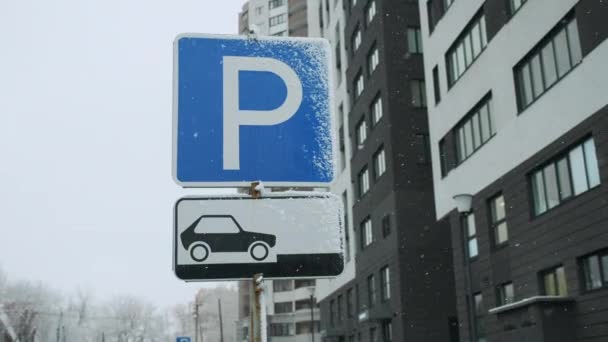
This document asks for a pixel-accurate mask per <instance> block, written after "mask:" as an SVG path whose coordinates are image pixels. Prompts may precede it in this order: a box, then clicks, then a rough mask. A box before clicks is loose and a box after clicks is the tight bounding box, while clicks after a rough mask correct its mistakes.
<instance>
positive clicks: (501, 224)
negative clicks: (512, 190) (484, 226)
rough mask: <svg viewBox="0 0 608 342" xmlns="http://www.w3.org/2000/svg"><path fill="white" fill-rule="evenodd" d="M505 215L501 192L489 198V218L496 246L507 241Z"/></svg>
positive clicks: (503, 199) (507, 233)
mask: <svg viewBox="0 0 608 342" xmlns="http://www.w3.org/2000/svg"><path fill="white" fill-rule="evenodd" d="M505 217H506V214H505V198H504V196H503V195H502V194H501V195H498V196H496V197H494V198H492V199H491V200H490V220H491V224H492V232H493V234H494V244H495V245H496V246H499V245H502V244H505V243H507V241H509V231H508V229H507V221H506V219H505Z"/></svg>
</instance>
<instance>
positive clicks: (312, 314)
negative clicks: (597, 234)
mask: <svg viewBox="0 0 608 342" xmlns="http://www.w3.org/2000/svg"><path fill="white" fill-rule="evenodd" d="M314 299H315V297H314V293H313V292H311V293H310V336H311V339H312V342H315V312H314V311H313V302H314Z"/></svg>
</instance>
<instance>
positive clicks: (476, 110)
mask: <svg viewBox="0 0 608 342" xmlns="http://www.w3.org/2000/svg"><path fill="white" fill-rule="evenodd" d="M492 99H493V97H492V91H489V92H488V93H487V94H485V95H484V96H483V97H482V98H481V100H479V101H478V102H477V103H476V104H475V105H474V106H473V108H472V109H471V110H469V111H468V112H467V113H466V114H465V115H464V116H463V117H462V119H460V120H459V121H458V123H457V124H456V125H455V126H454V128H452V130H451V131H452V137H453V139H454V150H455V155H454V156H455V158H454V160H455V161H456V163H455V164H454V166H453V167H452V168H451V169H450V171H451V170H452V169H455V168H457V167H458V166H460V165H462V164H464V163H465V162H466V161H467V160H469V158H471V157H473V156H474V155H475V153H477V151H479V150H481V149H482V148H483V147H484V146H485V145H486V144H487V143H489V142H490V141H491V140H492V138H494V137H495V136H496V134H498V132H497V130H496V127H495V125H494V120H493V119H492V112H493V110H492ZM484 106H487V107H488V125H489V129H490V132H489V133H490V136H489V137H488V139H486V140H485V141H481V143H480V144H479V146H477V147H475V146H473V151H472V152H471V153H470V154H469V155H466V156H465V157H464V159H462V160H460V150H459V144H458V130H459V129H460V128H462V127H464V126H465V125H466V124H468V123H469V122H471V120H472V118H473V117H474V116H475V115H478V116H479V117H480V118H479V120H481V112H480V111H481V109H482V108H483V107H484ZM478 129H479V130H480V135H481V134H482V129H481V122H479V128H478ZM471 134H472V133H471ZM471 139H474V137H473V136H472V137H471ZM482 140H483V137H482ZM473 145H475V143H474V142H473ZM465 154H466V153H465ZM448 172H449V171H448Z"/></svg>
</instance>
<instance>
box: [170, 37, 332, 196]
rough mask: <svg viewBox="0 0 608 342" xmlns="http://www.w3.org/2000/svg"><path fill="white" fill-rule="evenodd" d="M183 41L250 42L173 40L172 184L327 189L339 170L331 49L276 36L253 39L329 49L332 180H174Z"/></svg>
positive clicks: (323, 39)
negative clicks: (257, 185) (256, 185)
mask: <svg viewBox="0 0 608 342" xmlns="http://www.w3.org/2000/svg"><path fill="white" fill-rule="evenodd" d="M182 38H217V39H220V38H221V39H235V40H245V39H253V38H249V37H247V36H245V35H229V34H225V35H224V34H205V33H180V34H178V35H177V36H176V37H175V39H174V40H173V100H172V112H173V127H172V132H173V133H172V152H171V153H172V163H171V176H172V178H173V181H174V182H175V183H176V184H177V185H179V186H181V187H183V188H235V187H237V188H241V187H249V186H250V185H251V183H252V182H256V181H262V182H264V185H266V186H269V187H287V188H292V187H314V188H329V187H330V186H331V185H332V184H333V183H334V182H335V181H336V179H337V177H336V172H337V168H338V160H337V156H338V153H337V149H338V148H339V146H338V144H339V142H338V139H339V137H336V130H335V129H336V127H334V118H335V115H336V113H335V108H334V107H335V103H334V101H335V100H334V94H333V93H334V73H333V70H332V69H331V66H332V58H333V57H332V56H333V49H332V48H331V45H330V44H329V40H327V39H325V38H305V37H278V36H258V37H256V38H255V39H259V40H301V41H309V42H314V41H319V42H323V43H324V44H327V45H329V48H328V53H327V68H328V70H327V72H328V75H327V81H328V87H329V88H328V91H329V116H330V119H329V127H330V134H331V141H332V151H331V154H332V167H333V172H332V179H331V181H329V182H321V183H320V182H271V181H266V180H264V179H255V180H253V179H252V180H250V181H226V182H182V181H180V180H179V179H177V139H178V132H177V130H178V127H177V126H178V121H177V116H178V93H179V58H178V53H179V46H178V43H179V40H180V39H182Z"/></svg>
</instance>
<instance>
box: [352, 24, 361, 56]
mask: <svg viewBox="0 0 608 342" xmlns="http://www.w3.org/2000/svg"><path fill="white" fill-rule="evenodd" d="M352 43H353V53H355V52H356V51H357V49H359V46H360V45H361V30H359V28H358V27H357V28H356V29H355V33H354V34H353V39H352Z"/></svg>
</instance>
